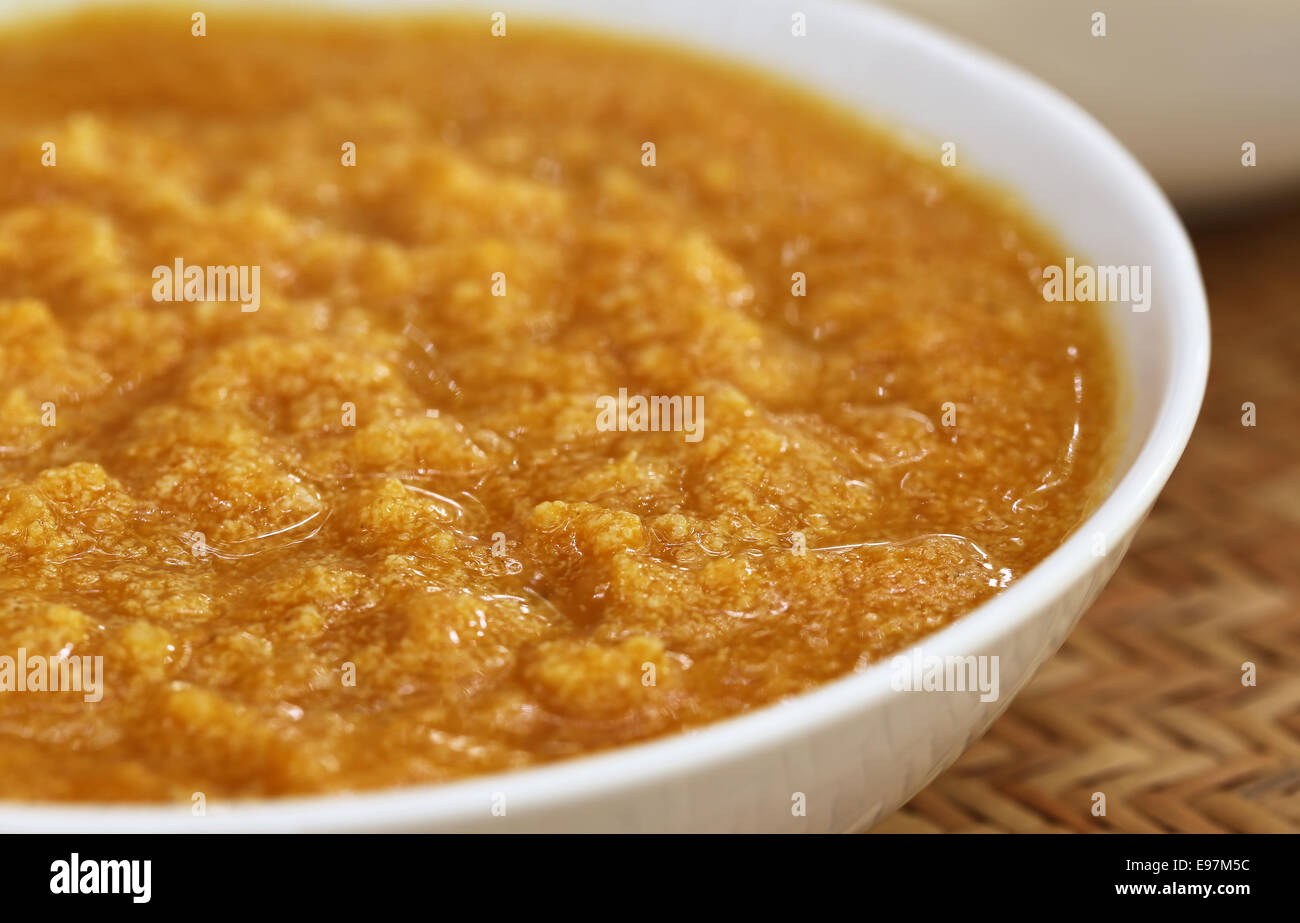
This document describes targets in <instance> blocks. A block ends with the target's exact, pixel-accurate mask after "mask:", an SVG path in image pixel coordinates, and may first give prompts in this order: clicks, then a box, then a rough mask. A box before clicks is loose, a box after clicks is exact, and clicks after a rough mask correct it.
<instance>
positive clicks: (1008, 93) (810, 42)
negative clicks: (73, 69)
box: [0, 0, 1209, 832]
mask: <svg viewBox="0 0 1300 923" xmlns="http://www.w3.org/2000/svg"><path fill="white" fill-rule="evenodd" d="M337 5H346V4H337ZM351 5H356V4H351ZM367 5H368V6H375V5H378V4H367ZM382 5H383V6H385V7H393V6H417V5H418V6H424V7H438V6H449V5H454V6H460V7H466V6H469V7H473V8H475V9H479V10H482V11H484V22H485V28H486V23H487V12H488V11H491V10H493V9H494V8H497V7H499V5H500V4H499V3H497V2H494V0H493V2H487V3H482V2H479V3H474V2H465V0H452V2H450V3H447V2H435V3H424V4H414V3H412V4H393V3H385V4H382ZM13 7H14V5H13V4H6V5H0V12H12V10H13ZM210 8H216V9H220V4H216V3H207V4H205V11H206V12H208V15H209V17H210V18H211V17H212V16H213V9H210ZM799 8H800V10H801V11H802V12H803V13H805V14H806V16H807V35H806V36H805V37H802V38H796V37H793V36H792V35H791V28H790V26H791V9H790V4H789V3H788V2H772V0H709V2H702V0H656V2H654V3H641V2H610V0H533V2H531V3H529V4H528V5H527V9H528V11H529V13H530V14H532V15H537V14H545V15H546V16H547V17H549V18H559V19H565V20H572V21H578V22H581V23H586V24H591V25H596V26H600V27H604V28H607V29H609V30H612V31H615V32H620V33H627V34H630V35H639V36H654V37H657V38H666V39H670V40H673V41H675V42H678V43H681V44H683V45H687V46H693V47H697V48H700V49H703V50H706V51H708V52H711V53H714V54H717V55H721V56H726V57H731V58H735V59H738V60H741V61H745V62H749V63H751V64H755V65H758V66H760V67H762V68H764V69H766V70H768V71H772V72H776V73H778V74H782V75H784V76H785V77H787V78H788V79H789V80H791V81H794V82H797V83H800V84H803V85H804V86H806V87H810V88H813V89H815V90H817V91H819V92H821V93H823V94H825V95H827V96H829V97H833V98H835V99H837V100H839V101H840V102H841V103H844V104H847V105H849V106H850V107H852V108H853V109H855V110H859V111H861V112H862V113H863V114H864V115H866V116H868V117H869V118H870V119H872V120H874V121H875V122H877V123H878V124H882V125H885V126H887V127H893V128H894V129H896V130H897V131H899V132H900V133H902V134H904V135H906V137H907V138H908V139H910V141H911V143H914V144H922V145H924V146H927V147H929V148H930V149H931V150H933V151H934V152H935V156H936V157H937V156H938V145H939V143H941V142H943V141H955V142H956V143H957V145H958V151H959V157H960V160H961V162H962V163H963V164H964V165H966V166H968V167H970V168H971V169H973V170H974V171H976V172H978V173H979V174H981V175H983V176H985V177H987V178H989V179H991V180H992V181H994V182H995V183H999V184H1001V185H1002V186H1003V187H1005V188H1007V189H1010V190H1012V191H1013V192H1014V193H1015V194H1016V195H1017V196H1018V197H1019V198H1020V199H1021V200H1022V202H1023V204H1024V205H1025V206H1026V207H1027V208H1028V209H1029V211H1030V212H1031V214H1033V215H1035V216H1037V217H1038V218H1039V219H1040V220H1041V221H1042V222H1043V223H1044V224H1045V225H1046V226H1047V227H1049V228H1050V229H1051V230H1052V231H1054V232H1055V233H1056V234H1057V235H1058V237H1059V238H1060V239H1061V240H1062V242H1063V243H1064V244H1065V245H1066V248H1067V251H1068V252H1070V253H1074V254H1079V255H1086V256H1087V258H1088V259H1089V260H1090V261H1091V262H1093V263H1099V264H1123V265H1130V264H1137V265H1149V266H1151V267H1153V281H1152V287H1153V296H1152V304H1151V308H1150V310H1149V311H1148V312H1146V313H1133V312H1128V311H1120V310H1118V309H1117V310H1116V311H1115V322H1116V326H1117V329H1118V330H1119V333H1120V337H1121V339H1122V341H1123V345H1124V349H1125V353H1126V359H1127V362H1128V364H1129V367H1130V369H1131V375H1132V381H1133V399H1132V407H1131V419H1130V427H1131V431H1130V432H1131V434H1130V438H1129V440H1128V445H1127V447H1126V448H1125V450H1124V453H1123V456H1122V460H1121V465H1120V472H1119V476H1118V481H1117V483H1116V484H1115V486H1114V488H1113V490H1112V491H1111V492H1110V494H1109V496H1108V497H1107V498H1106V500H1105V501H1104V502H1103V503H1102V505H1101V506H1100V508H1099V509H1098V510H1097V512H1096V513H1095V514H1094V515H1093V516H1092V517H1091V518H1090V519H1089V520H1088V522H1087V523H1086V524H1085V525H1084V526H1083V527H1082V528H1081V529H1080V530H1079V531H1078V532H1077V533H1076V534H1074V535H1073V536H1071V537H1070V538H1069V539H1068V540H1067V541H1066V542H1065V544H1064V545H1062V546H1061V547H1060V548H1059V549H1058V550H1057V551H1056V552H1054V553H1053V554H1052V555H1051V556H1049V557H1048V558H1047V559H1046V560H1045V561H1043V563H1041V564H1040V565H1039V566H1038V567H1036V568H1034V569H1033V570H1032V571H1031V572H1030V573H1028V574H1027V575H1025V577H1024V578H1023V579H1021V580H1020V581H1018V582H1017V583H1015V584H1014V585H1013V586H1012V587H1011V588H1010V589H1008V590H1006V591H1005V592H1003V593H1002V594H1001V595H999V596H997V597H995V598H994V599H992V600H991V601H989V602H988V603H986V604H985V605H983V606H981V607H980V608H979V609H977V610H975V611H974V612H971V613H969V614H968V615H966V616H964V617H963V618H960V619H958V620H957V621H956V622H954V623H953V624H952V625H951V626H949V627H947V628H945V629H943V630H942V631H939V632H937V633H935V634H933V635H930V636H928V637H926V638H925V639H923V641H922V643H921V647H922V648H923V649H924V651H925V653H926V654H927V655H938V656H948V655H953V656H969V655H976V656H979V655H997V656H998V657H999V667H1000V681H1001V696H1000V698H999V699H998V700H997V701H994V702H991V703H987V704H986V703H982V702H980V701H979V697H978V695H977V694H973V693H972V694H953V693H943V694H939V693H923V692H916V693H908V692H895V691H893V689H891V684H890V678H891V665H890V663H889V662H884V663H881V664H877V665H875V666H873V667H871V668H869V669H867V670H865V671H863V672H861V673H857V674H854V675H851V676H848V677H845V678H843V679H840V680H837V681H835V682H832V683H829V684H827V685H826V686H823V687H821V688H820V689H817V690H815V691H813V692H809V693H806V694H804V695H801V696H798V697H796V698H793V699H791V700H789V701H786V702H783V703H780V704H777V705H772V706H769V707H766V708H762V709H758V710H756V711H753V712H751V713H749V714H746V715H744V716H742V717H739V718H734V719H732V720H729V721H724V722H721V723H718V724H714V725H711V726H709V727H706V728H703V729H701V730H698V731H695V732H693V733H689V734H680V735H676V736H672V737H668V738H665V739H661V740H657V741H654V742H651V743H646V744H640V745H637V746H630V747H624V748H622V749H618V750H614V751H611V752H608V753H605V754H602V755H598V756H592V757H585V758H581V759H574V760H570V761H567V762H563V763H558V764H554V765H550V766H546V767H543V768H539V769H531V770H527V771H522V772H513V773H507V774H500V775H491V776H483V777H479V778H475V779H471V780H469V781H466V782H459V783H454V784H448V785H437V786H421V787H412V788H399V789H393V790H388V791H382V792H377V793H373V794H361V795H345V796H332V797H320V798H295V799H283V800H275V801H253V802H243V803H235V804H228V805H222V804H219V803H213V802H209V804H208V811H207V814H206V816H204V817H201V818H195V817H192V816H191V814H190V809H189V806H188V805H182V806H179V807H107V806H96V805H84V806H45V805H22V804H5V805H3V807H0V831H20V830H23V831H81V832H100V831H154V830H189V831H208V832H228V831H297V830H301V831H597V830H604V831H849V830H858V829H862V828H865V827H868V826H870V825H871V824H872V823H874V822H875V821H876V820H878V819H879V818H881V817H882V816H884V815H885V814H888V813H889V812H890V811H892V810H894V809H895V808H897V807H898V806H899V805H901V804H902V803H903V802H904V801H906V800H907V799H908V798H909V797H911V796H912V795H913V794H915V793H916V792H917V791H918V790H919V789H920V788H922V787H923V786H924V785H925V784H926V783H928V782H929V781H930V780H931V779H933V778H934V777H935V776H936V775H937V774H938V773H939V772H941V771H942V770H943V769H944V768H945V767H947V766H948V765H949V764H950V763H952V761H953V760H955V759H956V758H957V756H958V755H959V754H960V753H961V752H962V751H963V750H964V749H965V748H966V746H967V745H968V744H969V743H970V742H971V741H972V740H974V739H975V738H976V737H978V736H979V735H980V734H982V733H983V732H984V731H985V730H986V729H987V728H988V726H989V725H990V724H991V723H992V722H993V720H994V719H995V718H997V717H998V715H999V714H1001V712H1002V711H1003V710H1004V709H1005V708H1006V706H1007V704H1008V703H1009V702H1010V700H1011V698H1012V697H1013V696H1014V695H1015V693H1016V692H1018V691H1019V690H1020V689H1021V688H1022V687H1023V686H1024V684H1025V683H1026V682H1027V681H1028V680H1029V678H1030V677H1031V676H1032V675H1033V673H1034V671H1035V670H1036V669H1037V668H1038V666H1039V665H1040V664H1042V662H1043V661H1044V660H1045V659H1047V658H1048V657H1049V656H1051V654H1052V653H1054V652H1055V651H1056V650H1057V648H1058V647H1059V646H1060V645H1061V642H1062V641H1063V640H1064V639H1065V637H1066V635H1067V634H1068V633H1069V632H1070V629H1071V628H1072V627H1073V626H1074V624H1075V622H1076V621H1077V620H1078V618H1079V616H1080V615H1081V614H1082V612H1083V611H1084V610H1085V609H1086V608H1087V606H1088V605H1089V603H1091V601H1092V600H1093V598H1094V597H1095V596H1096V595H1097V593H1098V591H1099V590H1100V589H1101V588H1102V586H1103V585H1104V584H1105V582H1106V580H1107V579H1108V578H1109V577H1110V575H1111V573H1112V572H1113V571H1114V570H1115V567H1116V565H1117V564H1118V563H1119V560H1120V557H1121V556H1122V554H1123V553H1124V551H1125V550H1126V549H1127V547H1128V544H1129V541H1130V540H1131V539H1132V537H1133V533H1134V531H1135V530H1136V529H1137V527H1138V525H1139V524H1140V523H1141V522H1142V520H1143V518H1144V517H1145V515H1146V513H1147V511H1148V510H1149V509H1150V508H1151V505H1152V503H1153V502H1154V501H1155V499H1156V495H1157V494H1158V493H1159V491H1160V489H1161V487H1162V486H1163V485H1164V483H1165V481H1166V480H1167V479H1168V477H1169V474H1170V472H1171V471H1172V470H1173V467H1174V464H1175V463H1176V462H1177V460H1178V457H1179V455H1180V454H1181V453H1182V450H1183V447H1184V445H1185V444H1186V442H1187V439H1188V436H1189V434H1190V433H1191V430H1192V425H1193V423H1194V422H1195V420H1196V416H1197V412H1198V410H1199V408H1200V403H1201V397H1202V393H1203V391H1204V386H1205V377H1206V371H1207V366H1208V362H1209V324H1208V318H1207V314H1206V306H1205V293H1204V291H1203V289H1202V286H1201V279H1200V275H1199V272H1198V270H1197V265H1196V258H1195V256H1194V254H1193V252H1192V248H1191V246H1190V245H1189V243H1188V240H1187V237H1186V235H1185V234H1184V232H1183V229H1182V226H1181V225H1180V224H1179V222H1178V219H1177V218H1176V217H1175V216H1174V213H1173V212H1172V210H1171V209H1170V207H1169V205H1168V203H1167V202H1166V201H1165V199H1164V197H1163V196H1162V195H1161V193H1160V192H1159V190H1158V189H1157V188H1156V186H1155V185H1154V184H1153V183H1152V181H1151V180H1150V178H1149V177H1148V176H1147V175H1146V174H1145V173H1144V172H1143V171H1142V169H1141V168H1140V167H1139V166H1138V165H1137V163H1136V162H1135V161H1134V160H1133V158H1132V157H1131V156H1130V155H1129V154H1127V153H1126V152H1125V151H1124V150H1123V149H1122V148H1121V147H1120V146H1119V145H1118V143H1116V141H1115V140H1114V139H1113V138H1111V136H1110V135H1108V134H1107V133H1106V132H1105V131H1104V130H1103V129H1102V128H1101V127H1100V126H1099V125H1098V124H1097V122H1095V121H1094V120H1093V119H1092V118H1091V117H1089V116H1088V115H1087V114H1085V113H1084V112H1083V111H1081V110H1080V109H1079V108H1078V107H1077V106H1075V105H1074V104H1073V103H1071V102H1069V101H1068V100H1067V99H1065V98H1064V97H1062V96H1061V95H1059V94H1058V93H1056V92H1054V91H1053V90H1050V89H1048V88H1047V87H1045V86H1043V85H1042V84H1040V83H1038V82H1037V81H1036V80H1034V79H1033V78H1030V77H1028V76H1026V75H1025V74H1023V73H1020V72H1019V71H1016V70H1014V69H1012V68H1011V67H1008V66H1007V65H1005V64H1002V63H1000V62H999V61H998V60H995V59H994V58H992V57H990V56H988V55H986V54H984V53H981V52H979V51H976V50H973V49H971V48H968V47H965V46H962V45H960V44H957V43H954V42H953V41H951V40H949V39H947V38H944V37H943V36H941V35H939V34H937V33H935V32H934V31H932V30H931V29H929V28H927V27H924V26H921V25H918V24H916V23H913V22H911V21H909V20H907V19H905V18H902V17H900V16H899V15H898V14H896V13H892V12H887V11H884V10H880V9H877V8H874V7H870V6H865V5H863V4H860V3H848V2H832V0H800V3H799ZM511 15H512V19H511V20H510V23H511V26H510V27H511V28H522V27H523V24H524V23H525V21H526V20H525V18H524V16H523V15H520V16H518V17H517V18H515V17H514V14H511ZM1097 534H1100V535H1102V536H1103V537H1104V541H1105V545H1106V547H1107V548H1108V553H1107V554H1106V555H1105V556H1102V557H1098V556H1096V555H1094V553H1093V537H1094V536H1095V535H1097ZM844 604H845V605H846V606H851V605H853V604H854V601H853V600H852V599H846V600H845V601H844ZM795 793H803V795H804V798H805V801H806V816H795V815H794V813H793V812H792V809H791V808H792V799H793V798H794V797H795ZM501 796H504V803H505V806H506V811H505V814H504V816H498V815H497V814H494V813H493V806H494V805H499V804H501Z"/></svg>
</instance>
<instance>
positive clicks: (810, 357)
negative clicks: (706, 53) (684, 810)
mask: <svg viewBox="0 0 1300 923" xmlns="http://www.w3.org/2000/svg"><path fill="white" fill-rule="evenodd" d="M206 31H207V33H208V34H207V35H206V36H203V37H195V36H193V35H192V34H191V29H190V21H189V18H188V13H185V14H179V13H159V12H153V13H141V14H133V15H130V16H124V15H122V14H117V15H114V16H111V17H110V16H81V17H79V18H75V19H71V20H67V21H62V22H59V23H56V24H53V25H43V26H40V27H33V28H32V29H29V30H27V31H25V32H23V33H21V34H18V33H11V34H9V35H7V36H6V37H4V38H3V40H0V62H2V63H0V71H3V78H4V79H3V80H0V111H3V112H5V113H6V117H5V119H4V120H3V122H2V123H0V655H4V656H9V657H11V658H17V657H18V656H19V652H20V651H22V652H24V656H27V657H33V656H35V657H42V656H43V657H47V658H54V660H51V661H49V662H48V663H54V662H55V661H57V660H59V659H60V658H61V659H62V660H64V661H67V660H68V659H70V658H93V657H100V658H102V671H103V672H102V689H101V690H100V692H101V693H102V695H101V697H100V698H99V699H98V701H87V699H93V698H94V697H93V696H89V695H82V694H79V693H77V692H74V691H59V692H52V691H48V688H49V684H48V681H47V684H46V691H33V689H32V687H31V686H30V685H29V686H27V687H26V689H24V690H22V691H20V690H18V689H17V688H11V689H9V690H8V691H3V692H0V791H3V793H4V795H5V796H6V797H10V798H29V799H30V798H43V799H188V798H189V797H190V796H191V793H193V792H196V791H201V792H204V793H205V794H206V795H207V796H208V797H223V796H257V795H278V794H285V793H302V792H315V791H328V790H336V789H343V788H367V787H376V786H385V785H394V784H399V783H415V782H423V781H432V780H442V779H448V778H453V777H457V776H463V775H466V774H470V773H477V772H484V771H488V770H498V769H506V768H511V767H519V766H525V765H529V764H533V763H537V762H541V761H545V760H550V759H554V758H557V757H564V756H569V755H573V754H579V753H584V752H589V751H592V750H596V749H599V748H604V747H608V746H611V745H614V744H618V743H623V742H627V741H632V740H637V739H642V738H646V737H650V736H653V735H658V734H662V733H665V732H669V731H674V730H677V729H681V728H684V727H690V726H696V725H700V724H702V723H705V722H709V721H713V720H716V719H719V718H723V717H726V716H728V715H733V714H736V713H737V712H740V711H743V710H745V709H748V708H751V707H753V706H756V705H759V704H763V703H767V702H771V701H773V700H774V699H777V698H778V697H781V696H785V695H789V694H791V693H796V692H799V691H800V690H804V689H807V688H809V687H811V686H814V685H816V684H818V683H821V682H823V681H825V680H827V679H830V678H832V677H835V676H839V675H842V674H844V673H845V672H847V671H850V670H852V669H854V668H855V667H856V666H859V665H864V664H867V663H869V662H871V661H873V660H875V659H878V658H880V657H881V656H882V655H885V654H886V653H888V652H890V651H892V650H895V649H897V648H898V647H899V646H901V645H903V644H906V643H908V642H910V641H912V640H914V639H916V638H917V637H919V636H920V635H923V634H924V633H926V632H928V631H931V630H933V629H934V628H937V627H939V626H942V625H944V624H945V623H947V622H949V621H951V620H952V619H954V618H956V617H957V616H958V615H960V614H961V613H963V612H965V611H967V610H969V609H970V608H971V607H973V606H975V605H976V604H978V603H979V602H981V601H982V600H984V599H986V598H987V597H989V596H990V595H992V594H994V593H996V592H998V590H999V588H1001V587H1005V586H1006V585H1008V584H1009V583H1010V582H1011V581H1013V580H1015V579H1016V578H1017V577H1019V576H1020V575H1022V574H1023V573H1024V572H1025V571H1026V570H1027V569H1028V568H1030V567H1032V566H1033V565H1034V563H1035V562H1037V561H1039V560H1040V559H1041V558H1043V557H1044V556H1045V555H1046V554H1047V553H1048V552H1049V551H1051V550H1052V549H1053V548H1054V547H1055V546H1056V545H1058V544H1059V543H1060V541H1061V540H1062V538H1063V537H1064V536H1065V535H1066V534H1067V533H1069V532H1070V531H1071V530H1072V529H1073V528H1075V527H1076V526H1077V525H1078V523H1079V522H1080V520H1081V518H1082V517H1083V516H1084V515H1086V513H1087V512H1088V511H1089V510H1090V508H1091V505H1092V503H1093V501H1094V498H1095V496H1096V493H1097V490H1098V489H1099V487H1100V486H1101V485H1102V484H1103V482H1104V478H1105V476H1106V472H1107V459H1108V452H1107V446H1108V444H1109V438H1108V437H1109V434H1110V433H1112V431H1113V429H1114V422H1115V421H1114V418H1115V407H1114V405H1115V384H1114V370H1113V366H1112V356H1111V352H1110V347H1109V345H1108V341H1107V339H1106V335H1105V332H1104V331H1103V329H1102V326H1101V323H1100V321H1099V319H1098V317H1097V316H1096V313H1095V306H1092V305H1087V304H1082V305H1080V304H1073V303H1054V304H1048V303H1045V302H1044V299H1043V297H1042V295H1041V293H1040V290H1039V288H1040V285H1041V276H1040V270H1041V267H1042V266H1043V265H1044V264H1046V263H1050V262H1053V261H1056V260H1057V256H1058V255H1057V253H1056V251H1054V250H1053V249H1052V246H1051V245H1050V244H1049V243H1048V242H1046V241H1045V240H1044V239H1043V238H1041V237H1040V236H1038V235H1037V234H1036V233H1035V232H1033V231H1032V230H1031V229H1030V228H1028V227H1027V226H1026V225H1025V223H1024V222H1023V220H1021V219H1020V218H1018V217H1017V216H1016V215H1015V214H1014V213H1013V212H1011V211H1010V210H1008V209H1006V208H1004V207H1003V206H1001V205H998V204H994V203H993V202H991V200H990V199H989V198H988V197H987V196H985V195H982V194H978V193H976V192H973V191H971V190H969V189H967V188H965V187H964V186H962V185H959V184H957V183H955V182H954V180H953V179H952V177H951V174H950V172H945V171H944V169H943V168H941V167H940V166H939V165H938V163H937V157H936V162H935V163H934V164H930V163H921V162H918V161H917V160H915V159H913V158H912V157H910V156H908V155H907V154H905V153H903V152H902V151H901V150H900V149H897V148H896V147H894V146H893V145H891V144H890V143H889V142H886V141H883V140H881V139H879V138H878V137H876V136H875V135H873V134H870V133H868V132H867V131H865V130H864V129H863V128H861V127H860V126H858V125H856V124H854V123H853V122H852V121H851V120H850V119H848V118H847V117H845V116H843V115H842V114H839V113H836V112H833V111H831V110H829V109H827V108H824V107H822V106H821V105H819V104H817V103H815V102H814V101H812V100H810V99H808V98H807V97H804V96H801V95H799V94H797V93H795V92H793V91H789V90H786V89H782V88H780V87H777V86H773V85H771V84H769V83H767V82H765V81H763V80H761V79H758V78H756V77H755V76H754V75H751V74H747V73H742V72H738V71H735V70H730V69H726V68H722V67H719V66H716V65H713V64H710V63H707V62H703V61H699V60H695V59H692V58H688V57H684V56H681V55H678V54H675V53H672V52H669V51H666V50H663V49H656V48H650V47H639V46H632V45H624V44H618V43H615V42H614V41H612V40H603V39H601V40H596V39H591V38H586V37H581V36H577V35H572V34H567V33H562V32H550V31H545V30H539V29H532V28H527V27H521V26H519V25H514V26H512V28H511V30H510V33H509V35H508V36H507V37H504V38H496V37H493V36H491V35H490V34H489V29H488V27H487V25H486V24H480V23H477V22H475V23H472V24H468V23H455V22H451V21H421V22H418V23H412V22H402V23H381V22H371V23H369V24H366V25H358V24H356V23H351V22H342V23H338V22H330V21H327V20H307V21H303V20H301V19H297V18H294V19H291V20H290V19H259V18H251V19H250V18H241V17H234V16H232V15H231V14H223V15H221V16H220V17H216V16H210V17H209V18H208V22H207V30H206ZM226 267H229V268H230V270H232V272H231V273H230V274H226V269H225V268H226ZM214 268H215V269H216V276H215V278H214V275H213V272H212V270H213V269H214ZM191 270H194V274H193V275H191ZM254 270H255V272H254ZM255 279H256V280H257V281H258V285H257V286H255V285H254V280H255ZM191 283H193V286H192V287H191ZM217 283H221V285H223V286H225V288H224V289H222V291H220V292H217V291H216V288H215V286H216V285H217ZM255 287H256V288H257V291H256V292H253V291H252V289H253V288H255ZM254 308H255V309H256V310H253V309H254ZM654 397H660V398H664V399H665V401H664V402H662V403H660V404H656V405H654V407H655V409H656V410H657V411H661V413H660V419H659V420H658V422H659V423H663V424H664V425H663V426H658V427H654V426H650V425H648V424H646V425H643V426H638V423H645V422H646V421H643V420H640V419H639V418H638V417H637V415H636V410H637V407H636V406H635V405H636V401H637V398H646V399H649V398H654ZM672 399H676V403H675V404H674V403H671V401H672ZM629 412H630V413H631V418H630V420H629V418H628V414H629ZM620 424H623V426H622V428H621V429H620V428H619V425H620ZM611 426H613V428H612V429H611ZM78 662H83V661H80V660H78ZM17 663H18V662H17V661H15V664H17ZM84 663H86V664H87V670H90V669H91V668H90V664H92V663H93V661H92V660H86V661H84ZM16 668H17V667H16V666H15V669H16ZM2 671H3V668H2V667H0V674H2ZM54 672H55V668H53V667H51V668H50V673H51V674H52V673H54ZM0 683H3V675H0ZM65 686H66V678H65Z"/></svg>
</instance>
